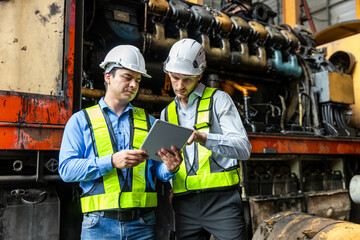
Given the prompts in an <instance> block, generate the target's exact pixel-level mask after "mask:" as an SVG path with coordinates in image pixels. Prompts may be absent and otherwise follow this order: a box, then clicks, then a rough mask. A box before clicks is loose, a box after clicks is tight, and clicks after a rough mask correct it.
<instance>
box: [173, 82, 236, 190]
mask: <svg viewBox="0 0 360 240" xmlns="http://www.w3.org/2000/svg"><path fill="white" fill-rule="evenodd" d="M215 91H216V89H215V88H205V90H204V93H203V95H202V97H201V99H200V100H199V105H198V108H197V112H196V118H195V119H196V122H195V126H194V128H195V129H197V130H198V131H200V132H205V133H209V132H210V126H211V124H210V113H211V112H210V111H211V108H212V105H213V104H212V101H213V100H212V96H213V94H214V93H215ZM166 117H167V119H166V120H167V121H168V122H170V123H173V124H177V125H179V121H178V115H177V110H176V104H175V101H172V102H171V103H170V104H169V105H168V106H167V114H166ZM196 144H197V149H198V160H197V161H198V166H199V168H198V170H197V172H196V174H195V175H188V173H187V171H186V161H183V162H182V163H181V165H180V169H179V171H178V172H177V173H176V175H175V179H173V181H172V182H173V192H174V194H178V193H185V192H188V191H196V190H208V189H213V188H225V187H230V186H236V185H238V184H239V181H240V177H239V176H240V175H239V171H240V168H238V169H233V170H229V171H222V172H211V169H210V161H209V159H210V156H211V154H212V152H211V150H208V149H207V148H205V147H203V146H202V145H201V144H199V143H196Z"/></svg>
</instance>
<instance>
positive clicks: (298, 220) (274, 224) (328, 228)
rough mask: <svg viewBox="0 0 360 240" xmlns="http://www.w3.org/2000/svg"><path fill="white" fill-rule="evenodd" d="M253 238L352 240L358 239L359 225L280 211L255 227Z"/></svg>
mask: <svg viewBox="0 0 360 240" xmlns="http://www.w3.org/2000/svg"><path fill="white" fill-rule="evenodd" d="M252 239H253V240H262V239H263V240H265V239H266V240H275V239H276V240H288V239H312V240H354V239H360V225H359V224H355V223H351V222H345V221H340V220H333V219H329V218H322V217H317V216H314V215H311V214H306V213H300V212H280V213H277V214H274V215H272V216H271V217H269V218H268V219H266V220H264V221H263V223H262V224H261V225H260V226H259V227H258V228H257V230H256V232H255V234H254V236H253V238H252Z"/></svg>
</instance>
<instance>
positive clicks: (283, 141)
mask: <svg viewBox="0 0 360 240" xmlns="http://www.w3.org/2000/svg"><path fill="white" fill-rule="evenodd" d="M249 139H250V142H251V145H252V153H269V152H271V153H287V154H289V153H290V154H291V153H294V154H360V140H359V139H357V140H356V139H350V138H348V139H345V138H338V139H324V138H315V137H314V138H310V137H301V136H296V137H295V136H292V137H291V136H284V135H272V136H267V135H251V134H249Z"/></svg>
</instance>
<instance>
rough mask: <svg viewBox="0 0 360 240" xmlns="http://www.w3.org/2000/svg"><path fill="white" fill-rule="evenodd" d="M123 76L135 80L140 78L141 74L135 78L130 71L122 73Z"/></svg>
mask: <svg viewBox="0 0 360 240" xmlns="http://www.w3.org/2000/svg"><path fill="white" fill-rule="evenodd" d="M123 76H126V77H130V78H134V79H136V80H141V75H140V76H139V77H137V78H136V77H135V76H133V75H131V74H130V73H124V74H123Z"/></svg>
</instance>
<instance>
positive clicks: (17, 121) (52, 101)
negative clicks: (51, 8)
mask: <svg viewBox="0 0 360 240" xmlns="http://www.w3.org/2000/svg"><path fill="white" fill-rule="evenodd" d="M64 23H65V26H64V29H65V33H64V36H65V41H64V43H63V44H64V45H61V49H64V56H63V61H64V67H63V75H64V82H63V96H49V95H42V94H30V93H20V92H16V91H0V113H1V114H0V136H1V138H0V149H32V150H58V149H59V147H60V144H61V138H62V132H63V129H62V128H63V127H64V125H65V124H66V122H67V120H68V119H69V118H70V116H71V114H72V106H73V77H74V76H73V75H74V48H75V0H70V1H66V2H65V20H64ZM59 47H60V46H59ZM19 70H21V69H19ZM22 74H23V75H26V74H24V73H22ZM38 81H39V82H38V83H39V84H42V81H43V80H41V79H39V80H38Z"/></svg>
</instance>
